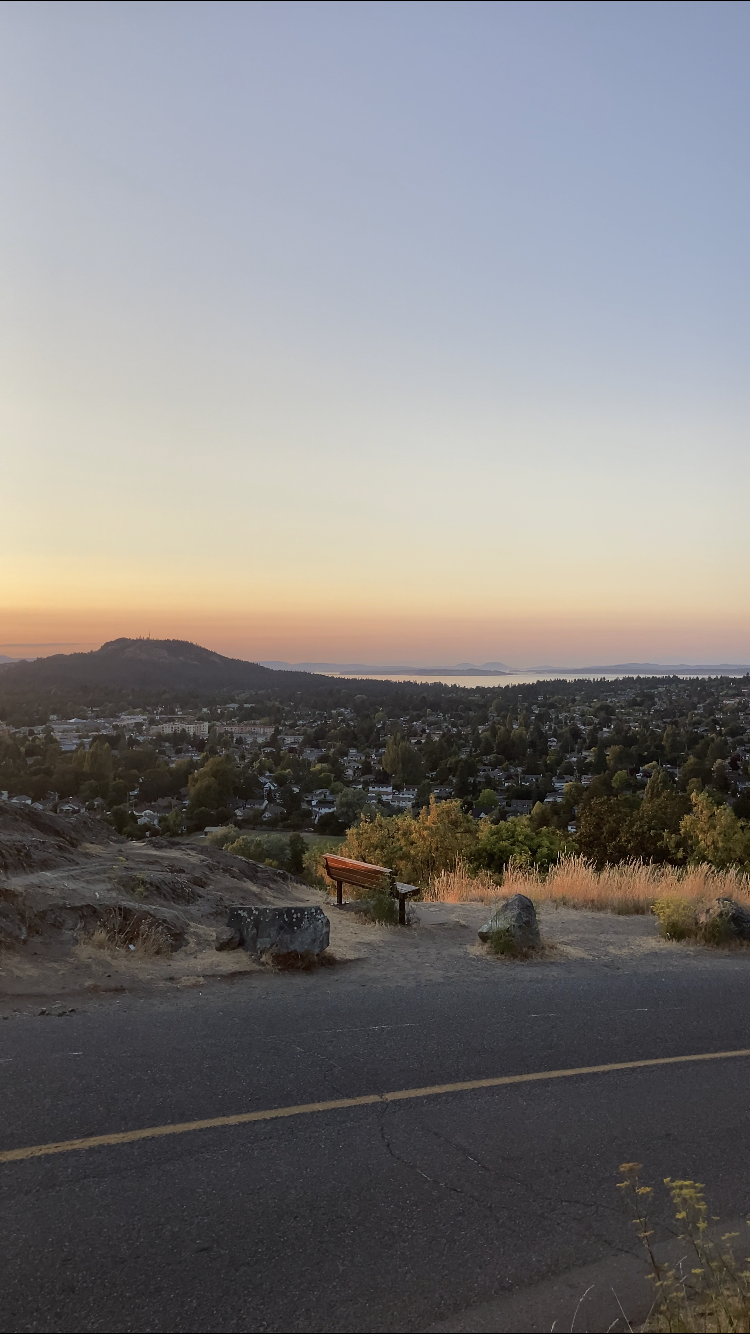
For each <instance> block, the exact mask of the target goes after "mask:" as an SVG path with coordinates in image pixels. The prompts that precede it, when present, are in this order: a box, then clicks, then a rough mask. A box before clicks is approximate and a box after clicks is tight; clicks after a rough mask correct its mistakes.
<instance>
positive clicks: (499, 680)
mask: <svg viewBox="0 0 750 1334" xmlns="http://www.w3.org/2000/svg"><path fill="white" fill-rule="evenodd" d="M674 674H675V675H677V676H681V677H682V678H683V680H690V679H691V678H692V677H694V676H695V677H697V676H699V675H700V676H705V677H708V676H724V675H728V673H724V672H710V673H709V672H705V673H698V672H676V673H674ZM326 675H327V676H340V677H341V678H342V679H344V680H347V681H415V682H419V684H420V685H422V684H424V685H434V684H436V683H438V682H439V683H440V684H441V685H446V686H464V687H466V689H467V690H473V689H475V688H476V687H477V686H489V687H490V688H491V689H492V690H501V689H502V688H503V686H526V685H534V684H535V683H536V682H537V681H620V680H623V679H624V675H625V674H624V673H623V672H609V673H607V672H509V673H508V675H507V676H499V675H498V676H447V675H446V676H432V675H430V676H421V675H417V674H415V675H414V676H409V675H407V674H405V673H404V674H401V675H398V676H389V675H387V674H386V673H383V674H382V675H381V673H380V672H378V674H377V675H375V674H374V673H372V674H369V675H365V674H364V673H362V674H359V673H356V672H327V673H326ZM664 675H665V673H664V672H653V673H648V672H644V673H643V674H642V676H641V679H642V680H645V679H646V677H647V676H650V677H652V678H653V679H654V680H660V679H662V678H663V677H664ZM628 679H633V680H634V679H635V678H634V677H632V678H630V677H629V678H628Z"/></svg>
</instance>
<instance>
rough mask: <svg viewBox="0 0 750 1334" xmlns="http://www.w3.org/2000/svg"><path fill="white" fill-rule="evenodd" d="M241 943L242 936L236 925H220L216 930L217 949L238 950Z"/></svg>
mask: <svg viewBox="0 0 750 1334" xmlns="http://www.w3.org/2000/svg"><path fill="white" fill-rule="evenodd" d="M241 944H242V936H241V935H240V933H239V931H238V930H237V927H236V926H221V927H219V930H218V931H217V932H216V945H215V948H216V949H217V950H238V949H239V948H240V945H241Z"/></svg>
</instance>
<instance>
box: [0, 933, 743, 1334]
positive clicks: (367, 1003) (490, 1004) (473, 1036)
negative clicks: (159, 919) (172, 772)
mask: <svg viewBox="0 0 750 1334" xmlns="http://www.w3.org/2000/svg"><path fill="white" fill-rule="evenodd" d="M749 988H750V958H748V957H747V956H746V955H745V954H744V953H738V954H727V955H720V954H716V955H713V956H711V963H710V966H706V961H705V957H704V958H702V959H701V960H698V959H697V957H696V956H694V955H692V954H690V953H688V952H686V953H685V954H680V953H679V951H678V950H676V949H674V948H673V949H672V950H667V949H666V948H665V953H664V956H663V959H662V958H661V956H660V955H659V954H658V952H654V953H653V954H652V955H650V956H649V957H648V959H647V960H646V962H645V963H644V964H642V965H641V966H639V967H637V968H636V967H630V966H627V967H626V966H623V967H616V966H614V965H610V964H602V963H597V962H593V963H592V962H586V963H578V964H576V963H575V962H573V963H571V962H566V963H565V964H564V965H561V964H555V963H552V964H550V965H528V966H526V965H508V966H506V965H504V964H499V965H497V966H494V965H493V966H487V967H486V968H484V967H481V968H476V969H472V970H469V973H468V974H467V978H466V979H463V978H462V977H461V975H460V973H459V972H455V973H453V974H452V975H451V976H449V977H444V978H442V979H441V980H440V981H438V982H431V981H429V979H428V978H423V979H422V980H421V981H420V979H419V977H414V978H413V979H412V980H411V983H410V984H409V983H408V982H405V983H404V984H403V985H400V986H395V985H392V984H389V985H387V986H384V985H381V984H379V983H378V980H377V977H376V976H374V975H373V974H372V972H369V973H368V974H367V976H364V975H363V974H362V972H358V969H357V966H356V965H349V966H342V967H340V968H338V969H335V968H333V969H329V970H320V971H318V972H316V973H312V974H309V975H307V974H299V975H289V974H286V975H278V976H268V977H266V976H257V975H253V976H247V977H244V978H237V979H236V980H235V981H234V982H232V983H229V982H224V983H221V984H220V983H214V985H213V986H212V987H210V988H208V987H207V988H206V989H205V990H203V991H202V993H201V992H200V991H198V990H193V991H190V992H187V993H183V994H181V995H179V996H178V995H175V996H166V997H165V996H164V995H161V994H159V995H153V994H152V995H150V996H143V997H140V998H139V997H138V996H124V997H123V998H122V999H120V1000H119V1001H118V1000H116V999H114V998H111V997H107V998H101V999H100V998H91V999H90V1000H86V1001H84V1002H82V1007H83V1008H82V1009H78V1007H77V1009H76V1013H73V1014H66V1015H65V1016H64V1017H59V1018H58V1017H54V1016H52V1015H42V1016H37V1015H35V1014H31V1013H26V1014H24V1013H20V1014H18V1015H16V1016H11V1017H9V1018H8V1019H7V1020H6V1021H5V1022H3V1023H2V1024H0V1059H1V1060H2V1065H0V1071H1V1072H2V1102H1V1108H2V1134H1V1136H0V1149H3V1150H7V1149H13V1148H20V1147H24V1146H28V1145H35V1144H45V1143H49V1142H51V1141H59V1140H68V1139H75V1138H79V1137H83V1136H88V1135H96V1134H100V1133H104V1132H115V1131H122V1130H132V1129H137V1128H138V1127H147V1126H156V1125H162V1124H167V1123H174V1122H185V1121H193V1120H196V1119H199V1118H210V1117H216V1116H229V1115H232V1114H234V1113H241V1112H246V1111H253V1110H261V1109H264V1108H271V1107H279V1106H291V1105H299V1104H304V1103H314V1102H318V1101H321V1100H323V1101H330V1100H334V1099H338V1098H353V1097H358V1096H362V1095H366V1094H371V1093H380V1092H384V1091H388V1090H397V1089H410V1088H414V1087H417V1086H428V1085H440V1084H445V1083H450V1082H455V1081H462V1080H472V1079H482V1078H489V1077H493V1076H498V1075H503V1074H515V1073H523V1072H533V1071H539V1070H555V1069H563V1068H569V1067H580V1066H590V1065H596V1064H605V1063H611V1062H618V1061H631V1060H639V1059H644V1058H654V1057H664V1056H676V1055H683V1054H688V1053H699V1052H711V1051H720V1050H731V1049H738V1048H745V1047H750V1011H749V1009H748V1003H747V997H748V989H749ZM27 1008H30V1007H27ZM749 1090H750V1058H735V1059H728V1060H717V1061H709V1062H699V1063H695V1064H683V1065H665V1066H657V1067H652V1068H648V1069H639V1070H629V1071H620V1072H610V1073H604V1074H594V1075H585V1076H577V1077H575V1078H570V1079H560V1080H552V1081H543V1082H539V1083H525V1084H518V1085H510V1086H504V1087H499V1088H491V1089H485V1090H475V1091H470V1092H462V1093H448V1094H435V1095H434V1096H430V1097H425V1098H419V1099H410V1100H404V1101H395V1102H387V1103H385V1102H382V1103H375V1104H368V1105H365V1106H358V1107H347V1108H342V1109H339V1110H327V1111H324V1112H310V1113H307V1114H302V1115H297V1116H294V1117H290V1118H288V1119H277V1120H273V1121H266V1122H263V1121H260V1122H253V1123H249V1124H241V1125H236V1126H228V1127H223V1128H218V1129H210V1130H202V1131H190V1132H187V1133H184V1134H180V1135H172V1136H169V1137H166V1138H160V1139H148V1140H143V1141H141V1142H137V1143H128V1144H124V1145H116V1146H109V1147H100V1148H93V1149H87V1150H85V1151H74V1152H67V1153H62V1154H58V1155H53V1156H47V1157H42V1158H38V1159H29V1160H23V1161H19V1162H5V1163H2V1164H0V1185H1V1188H2V1193H3V1216H4V1226H3V1257H4V1279H3V1283H2V1288H1V1290H0V1325H1V1327H2V1329H4V1330H13V1331H24V1330H54V1331H58V1330H59V1331H67V1330H79V1329H80V1330H111V1331H115V1330H117V1331H119V1330H126V1331H131V1330H132V1331H151V1330H154V1331H156V1330H159V1331H161V1330H165V1331H166V1330H180V1331H183V1330H184V1331H204V1330H206V1331H209V1330H210V1331H224V1330H228V1331H234V1330H279V1331H281V1330H321V1331H322V1330H336V1331H338V1330H341V1331H360V1330H361V1331H370V1330H426V1329H430V1328H433V1327H436V1328H442V1329H445V1330H448V1329H467V1330H468V1329H490V1328H493V1329H498V1330H502V1329H512V1328H516V1329H519V1328H523V1329H528V1330H533V1329H537V1328H539V1329H549V1328H550V1326H551V1324H552V1321H553V1320H554V1319H556V1318H557V1319H558V1326H557V1327H558V1328H561V1327H564V1328H570V1324H571V1319H572V1317H573V1310H571V1309H569V1308H570V1304H571V1302H572V1300H573V1297H574V1296H575V1295H576V1293H577V1291H578V1287H579V1286H580V1288H581V1293H580V1294H579V1295H582V1293H583V1291H584V1289H585V1287H586V1286H588V1283H589V1281H590V1275H591V1274H592V1273H593V1274H594V1275H596V1274H600V1275H601V1276H602V1282H603V1283H607V1282H609V1281H610V1279H611V1278H614V1281H615V1283H621V1284H622V1287H623V1293H622V1297H623V1301H624V1302H625V1303H626V1304H627V1301H628V1300H634V1299H633V1298H632V1296H629V1288H630V1287H632V1275H633V1273H634V1272H636V1271H635V1270H634V1269H633V1267H632V1266H630V1267H628V1262H627V1259H622V1257H623V1256H627V1254H628V1253H632V1252H633V1251H634V1250H635V1249H636V1247H635V1245H634V1242H633V1237H632V1228H631V1225H630V1223H629V1219H628V1211H627V1209H625V1208H624V1207H623V1202H622V1200H621V1198H620V1195H619V1193H618V1192H617V1191H616V1189H615V1182H616V1180H617V1166H618V1164H619V1163H620V1162H621V1161H622V1160H624V1159H631V1160H632V1159H638V1160H641V1161H642V1162H643V1163H644V1164H645V1175H646V1177H648V1178H649V1179H651V1180H652V1181H655V1182H659V1181H660V1179H661V1178H662V1177H664V1176H666V1175H675V1176H681V1175H684V1176H692V1177H697V1178H699V1179H700V1180H702V1181H705V1182H706V1183H707V1184H708V1191H709V1195H710V1200H711V1204H712V1207H713V1211H714V1212H715V1213H717V1214H720V1215H721V1216H722V1217H724V1218H726V1219H730V1218H731V1219H734V1218H736V1217H738V1216H741V1215H744V1214H745V1213H746V1212H747V1211H748V1209H749V1208H750V1189H749V1188H748V1174H747V1164H746V1158H747V1145H748V1142H749V1136H748V1131H749V1129H750V1127H749V1126H748V1120H749V1118H750V1099H748V1091H749ZM666 1216H667V1215H666V1211H665V1217H666ZM566 1276H567V1277H566ZM618 1276H619V1277H618ZM626 1289H628V1291H626ZM535 1294H536V1295H535ZM576 1300H577V1297H576ZM514 1302H515V1303H516V1304H515V1306H514V1305H513V1303H514ZM519 1302H520V1305H519ZM524 1303H525V1304H524ZM557 1308H560V1309H557ZM589 1309H590V1311H593V1310H594V1308H588V1307H587V1305H586V1304H585V1303H584V1306H583V1307H582V1309H581V1312H579V1317H578V1321H577V1324H576V1329H585V1328H586V1327H587V1326H586V1322H587V1320H588V1319H593V1320H594V1321H595V1322H596V1321H597V1320H599V1319H601V1318H602V1317H601V1316H597V1315H595V1314H591V1315H589V1314H587V1310H589ZM503 1312H505V1315H503ZM514 1322H515V1323H514ZM599 1327H600V1326H599V1324H597V1323H595V1324H594V1326H593V1328H599Z"/></svg>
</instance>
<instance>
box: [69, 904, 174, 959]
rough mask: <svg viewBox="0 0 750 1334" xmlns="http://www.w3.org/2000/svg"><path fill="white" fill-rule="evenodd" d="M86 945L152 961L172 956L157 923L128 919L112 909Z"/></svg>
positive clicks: (167, 939)
mask: <svg viewBox="0 0 750 1334" xmlns="http://www.w3.org/2000/svg"><path fill="white" fill-rule="evenodd" d="M89 944H90V945H93V946H94V948H95V949H98V950H127V951H128V953H130V952H134V953H136V954H140V955H145V956H146V957H147V958H154V957H156V956H157V955H160V954H171V953H172V948H173V946H172V941H171V940H170V938H169V935H168V934H167V932H166V931H165V930H164V929H163V928H162V927H160V925H159V923H158V922H155V921H149V920H148V919H145V920H144V919H138V918H137V917H134V916H127V915H126V914H125V913H123V912H122V910H121V909H119V908H113V909H112V911H111V912H110V913H109V914H108V915H107V917H106V919H105V920H104V921H103V922H102V923H100V925H99V926H97V927H96V929H95V930H94V931H93V932H92V934H91V935H90V937H89Z"/></svg>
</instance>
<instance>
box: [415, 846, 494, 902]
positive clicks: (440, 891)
mask: <svg viewBox="0 0 750 1334" xmlns="http://www.w3.org/2000/svg"><path fill="white" fill-rule="evenodd" d="M500 892H501V891H500V886H499V884H498V882H497V880H495V879H494V878H493V877H492V876H491V875H490V873H489V871H478V872H477V873H476V875H472V873H471V871H470V870H469V868H468V866H467V865H466V863H465V862H464V861H462V860H461V858H460V857H459V858H458V860H457V861H456V865H455V866H454V868H453V870H452V871H441V872H440V874H439V875H436V876H435V877H434V879H433V880H432V881H431V882H430V884H429V885H428V887H427V889H426V890H425V891H424V893H423V894H422V898H423V899H425V900H426V901H427V902H428V903H467V902H469V901H476V900H477V899H479V900H481V902H483V903H486V902H487V901H488V900H489V899H491V898H495V899H496V898H497V897H498V894H499V893H500ZM504 892H505V891H504V890H503V893H504ZM512 893H516V891H515V890H513V891H512Z"/></svg>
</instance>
